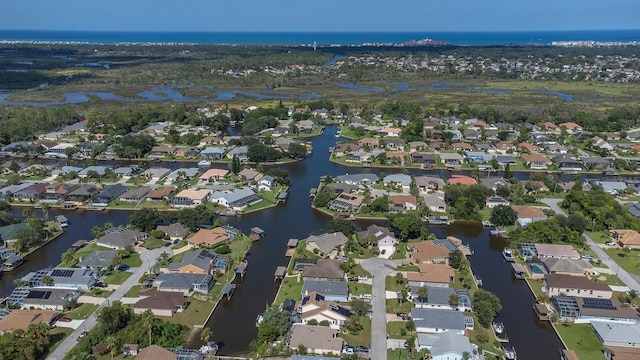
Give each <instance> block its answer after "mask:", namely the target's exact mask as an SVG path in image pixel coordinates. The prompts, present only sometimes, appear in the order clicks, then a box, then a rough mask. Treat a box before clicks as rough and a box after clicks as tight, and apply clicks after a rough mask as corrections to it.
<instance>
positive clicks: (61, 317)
mask: <svg viewBox="0 0 640 360" xmlns="http://www.w3.org/2000/svg"><path fill="white" fill-rule="evenodd" d="M58 321H60V322H71V319H69V318H68V317H66V316H60V317H59V318H58Z"/></svg>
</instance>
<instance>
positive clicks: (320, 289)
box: [302, 280, 349, 297]
mask: <svg viewBox="0 0 640 360" xmlns="http://www.w3.org/2000/svg"><path fill="white" fill-rule="evenodd" d="M314 291H315V292H317V293H318V294H322V295H331V296H345V297H346V296H349V286H348V285H347V283H346V282H344V281H322V280H305V281H304V284H303V285H302V294H303V295H304V294H307V293H308V294H310V293H312V292H314Z"/></svg>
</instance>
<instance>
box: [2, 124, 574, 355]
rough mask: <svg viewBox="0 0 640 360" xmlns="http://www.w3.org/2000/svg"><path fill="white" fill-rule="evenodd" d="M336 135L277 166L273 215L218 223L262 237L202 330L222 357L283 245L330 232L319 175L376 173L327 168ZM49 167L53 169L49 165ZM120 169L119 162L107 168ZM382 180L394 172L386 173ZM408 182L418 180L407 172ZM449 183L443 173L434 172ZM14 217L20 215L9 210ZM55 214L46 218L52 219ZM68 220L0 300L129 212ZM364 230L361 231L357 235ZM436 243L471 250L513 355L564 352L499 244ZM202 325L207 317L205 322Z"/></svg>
mask: <svg viewBox="0 0 640 360" xmlns="http://www.w3.org/2000/svg"><path fill="white" fill-rule="evenodd" d="M336 131H337V130H336V128H335V127H333V126H330V127H328V128H327V129H326V130H325V132H324V134H323V135H321V136H318V137H315V138H313V139H312V140H311V141H312V143H313V149H314V153H313V155H312V156H311V157H310V158H308V159H306V160H305V161H301V162H296V163H291V164H286V165H279V166H280V167H282V168H284V169H286V170H287V171H288V172H289V175H290V177H291V182H292V185H291V189H290V196H289V199H288V201H287V202H286V203H285V204H281V205H279V206H277V207H274V208H271V209H267V210H264V211H260V212H257V213H253V214H248V215H243V216H239V217H235V218H223V221H224V222H225V223H228V224H232V225H234V226H236V227H237V228H239V229H240V230H242V231H243V232H245V233H248V232H249V229H250V228H251V227H253V226H258V227H260V228H262V229H264V230H265V233H266V235H265V238H264V239H263V240H261V241H259V242H256V243H255V244H254V246H253V247H252V248H251V250H250V253H249V254H248V261H249V267H248V272H247V274H246V276H245V278H244V279H243V280H242V281H240V282H239V285H238V287H237V291H236V292H235V294H234V295H233V298H232V299H231V300H229V301H227V300H223V301H222V302H221V303H220V305H219V306H218V308H217V309H216V311H215V312H214V313H213V315H212V317H211V319H210V320H209V322H208V323H207V326H209V327H210V328H211V329H212V333H213V336H212V339H213V340H215V341H216V342H219V343H220V344H221V345H222V346H221V349H220V354H221V355H240V354H246V353H247V352H248V349H249V344H250V342H251V341H252V340H253V339H254V338H255V337H256V332H257V329H256V327H255V319H256V316H257V315H258V314H259V313H261V312H262V311H264V308H265V307H266V306H267V304H270V303H271V302H272V301H273V299H274V296H275V294H276V292H277V288H278V285H277V283H275V282H273V273H274V271H275V269H276V267H277V266H279V265H286V264H287V261H288V259H287V258H286V257H285V256H284V252H285V248H286V243H287V241H288V240H289V239H290V238H297V239H303V238H306V237H307V236H308V235H310V234H312V233H322V232H325V231H327V222H328V221H329V220H330V218H329V217H327V216H325V215H323V214H321V213H319V212H317V211H314V210H313V209H311V207H310V199H309V189H311V188H312V187H316V186H317V185H318V182H319V180H320V177H322V176H324V175H332V176H337V175H341V174H344V173H359V172H376V173H379V171H380V170H377V169H373V168H349V167H344V166H341V165H337V164H334V163H332V162H330V161H329V151H328V149H329V147H331V146H334V145H335V142H336V140H337V139H336V138H335V133H336ZM51 163H53V161H52V162H51ZM109 164H112V165H119V164H121V162H109ZM154 165H155V166H165V167H169V168H172V169H175V168H177V167H182V166H189V167H193V166H195V163H184V162H160V163H157V164H156V163H154ZM384 171H385V172H386V173H391V172H393V171H394V170H390V169H385V170H384ZM409 173H411V174H418V173H421V171H420V170H411V171H409ZM429 173H430V174H434V173H435V174H438V175H441V176H443V177H449V173H448V172H446V171H434V172H429ZM517 175H518V177H521V178H526V177H527V176H528V174H527V173H519V174H517ZM14 211H15V213H16V214H20V213H21V209H20V208H16V209H14ZM56 214H59V212H57V210H51V211H50V216H55V215H56ZM64 214H65V216H67V217H68V218H69V220H70V221H71V225H70V226H69V228H68V229H67V231H66V232H65V233H64V235H62V236H61V237H59V238H58V239H56V240H55V241H53V242H51V243H50V244H47V245H46V246H44V247H43V248H41V249H40V250H38V251H36V252H34V253H33V254H31V255H30V256H29V257H27V259H26V260H27V261H26V262H25V264H24V265H23V266H21V267H19V268H18V269H17V270H16V271H14V272H11V273H4V274H2V277H1V278H0V294H1V295H8V294H9V293H10V292H11V290H12V289H13V280H14V279H16V278H18V277H20V276H23V275H24V274H26V273H27V272H29V271H34V270H37V269H39V268H42V267H44V266H52V265H55V264H57V263H59V262H60V256H61V254H62V253H63V252H64V251H65V250H66V249H68V248H69V247H70V246H71V244H72V243H73V242H75V241H76V240H79V239H91V238H92V236H91V228H92V227H93V226H95V225H102V224H104V223H105V222H112V223H113V224H115V225H116V226H117V225H120V224H126V222H127V219H128V217H129V216H130V214H131V213H130V212H127V211H122V210H120V211H113V210H112V211H103V212H95V211H78V212H66V213H64ZM367 225H368V224H365V223H362V224H361V227H366V226H367ZM431 230H432V231H433V232H434V233H436V235H438V236H444V235H454V236H457V237H459V238H461V239H462V240H463V241H464V242H465V243H468V244H469V245H470V246H471V248H472V249H473V250H474V251H475V254H474V256H472V257H471V264H472V267H473V270H474V272H475V273H477V274H478V275H480V276H481V277H482V278H483V281H484V288H486V289H487V290H489V291H491V292H493V293H495V294H496V295H497V296H498V297H499V298H500V300H501V302H502V305H503V310H502V312H501V313H500V314H499V316H498V320H499V321H502V322H503V323H504V324H505V328H506V331H507V333H508V334H509V337H510V338H511V344H512V345H513V346H515V347H516V349H517V350H518V355H519V358H520V359H525V360H526V359H552V358H556V357H557V352H558V349H559V348H560V347H561V345H560V342H559V339H558V338H557V336H555V334H554V333H553V331H552V329H551V327H550V326H549V325H548V323H541V322H538V321H537V319H536V318H535V316H534V314H533V311H532V304H533V302H534V301H535V299H534V297H533V295H532V294H531V293H530V291H529V289H528V288H527V286H526V284H525V283H524V282H516V281H515V280H514V279H513V278H512V276H511V273H510V270H509V268H508V265H507V264H505V263H504V261H503V260H502V257H501V255H500V251H501V250H502V248H503V247H504V245H505V244H504V243H503V241H502V240H500V239H494V238H491V239H490V238H489V233H488V231H487V230H485V229H483V228H482V227H481V226H480V225H479V224H477V223H469V222H459V223H457V224H455V225H452V226H449V227H432V229H431ZM202 316H203V318H204V317H205V316H206V314H202ZM197 346H199V344H198V341H197V340H194V342H193V343H191V344H188V347H197Z"/></svg>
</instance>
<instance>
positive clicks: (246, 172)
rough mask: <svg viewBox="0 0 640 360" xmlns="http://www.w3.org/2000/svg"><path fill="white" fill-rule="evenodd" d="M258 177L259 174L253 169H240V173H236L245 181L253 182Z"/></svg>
mask: <svg viewBox="0 0 640 360" xmlns="http://www.w3.org/2000/svg"><path fill="white" fill-rule="evenodd" d="M258 175H260V173H259V172H258V171H255V170H253V169H242V171H240V172H239V173H238V176H239V177H241V178H245V179H246V181H253V180H255V179H256V178H257V177H258Z"/></svg>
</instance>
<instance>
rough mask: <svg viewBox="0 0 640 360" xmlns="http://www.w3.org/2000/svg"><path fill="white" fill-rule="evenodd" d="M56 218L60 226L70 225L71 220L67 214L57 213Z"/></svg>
mask: <svg viewBox="0 0 640 360" xmlns="http://www.w3.org/2000/svg"><path fill="white" fill-rule="evenodd" d="M55 219H56V223H58V225H60V227H67V226H69V220H68V219H67V217H66V216H64V215H57V216H56V217H55Z"/></svg>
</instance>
